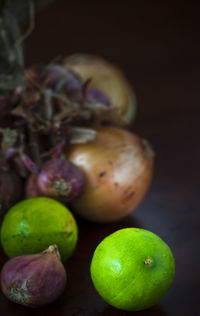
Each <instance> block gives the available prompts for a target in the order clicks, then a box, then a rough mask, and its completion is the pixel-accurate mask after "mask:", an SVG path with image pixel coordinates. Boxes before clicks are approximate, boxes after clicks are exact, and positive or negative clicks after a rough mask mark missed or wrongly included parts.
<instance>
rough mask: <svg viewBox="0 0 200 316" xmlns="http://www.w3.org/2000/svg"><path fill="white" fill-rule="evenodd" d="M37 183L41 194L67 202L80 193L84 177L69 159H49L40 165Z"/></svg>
mask: <svg viewBox="0 0 200 316" xmlns="http://www.w3.org/2000/svg"><path fill="white" fill-rule="evenodd" d="M37 184H38V188H39V190H40V191H41V192H42V194H43V195H45V196H49V197H52V198H55V199H58V200H60V201H62V202H68V201H72V200H73V199H75V198H77V197H78V196H79V195H80V194H81V193H82V191H83V186H84V178H83V174H82V172H81V170H80V169H79V168H78V167H77V166H75V165H74V164H73V163H71V162H70V161H67V160H66V159H51V160H49V161H47V162H46V163H45V164H44V165H43V166H42V169H41V171H40V173H39V175H38V178H37Z"/></svg>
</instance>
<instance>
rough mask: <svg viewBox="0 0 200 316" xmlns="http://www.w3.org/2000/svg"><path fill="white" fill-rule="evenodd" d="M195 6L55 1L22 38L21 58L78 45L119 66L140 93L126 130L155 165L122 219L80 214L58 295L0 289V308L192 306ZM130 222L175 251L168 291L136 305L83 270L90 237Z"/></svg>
mask: <svg viewBox="0 0 200 316" xmlns="http://www.w3.org/2000/svg"><path fill="white" fill-rule="evenodd" d="M199 12H200V5H199V4H198V1H180V2H179V1H150V0H134V1H118V2H117V1H108V0H107V1H106V0H101V1H88V0H84V1H83V0H82V1H81V0H79V1H78V0H74V1H73V2H70V1H66V0H57V1H56V2H55V3H54V4H53V5H52V6H51V7H49V8H47V9H46V10H45V11H43V12H41V13H40V14H38V16H37V17H36V28H35V30H34V32H33V33H32V34H31V36H30V37H29V38H28V39H27V41H26V49H25V52H26V64H27V66H29V65H31V64H35V63H47V62H49V61H51V60H52V59H54V58H55V57H56V56H63V57H65V56H66V55H69V54H72V53H75V52H80V53H90V54H97V55H100V56H102V57H104V58H106V59H108V60H110V61H112V62H114V63H117V64H118V65H120V66H121V67H122V69H123V70H124V72H125V74H126V75H127V77H128V78H129V80H130V82H131V84H132V85H133V87H134V90H135V92H136V95H137V101H138V111H137V117H136V119H135V121H134V124H133V126H132V130H133V131H134V132H136V133H138V134H139V135H141V136H143V137H145V138H147V139H148V140H149V141H150V142H151V143H152V145H153V147H154V150H155V152H156V160H155V172H154V177H153V182H152V185H151V188H150V190H149V192H148V194H147V195H146V197H145V199H144V201H143V202H142V203H141V205H140V206H139V207H138V208H137V210H136V211H135V212H134V213H133V214H132V215H131V216H130V217H128V218H127V219H125V220H123V221H122V222H119V223H116V224H112V225H96V224H95V225H94V224H90V223H88V222H85V221H82V220H80V219H78V223H79V228H80V236H79V244H78V247H77V250H76V252H75V254H74V255H73V256H72V258H71V259H70V260H69V261H68V262H67V264H66V269H67V273H68V285H67V288H66V290H65V293H64V294H63V296H62V297H61V298H60V299H59V300H58V301H57V302H56V303H54V304H53V305H51V306H49V307H46V308H44V309H42V310H28V309H27V308H24V307H21V306H17V305H15V304H12V303H10V302H8V301H7V300H6V298H4V297H3V295H2V294H1V296H0V306H1V312H0V314H1V315H2V316H11V315H15V316H23V315H37V316H39V315H42V314H44V313H45V314H46V315H48V316H52V315H56V316H68V315H70V316H74V315H77V316H93V315H101V316H104V315H111V316H112V315H113V316H114V315H141V316H142V315H147V316H151V315H154V316H158V315H159V316H166V315H170V316H173V315H197V314H198V310H199V298H200V297H199V286H200V269H199V262H200V254H199V241H200V240H199V229H200V214H199V209H200V208H199V195H200V194H199V193H200V192H199V176H200V172H199V168H200V167H199V162H200V145H199V144H200V141H199V137H200V128H199V120H200V97H199V94H200V92H199V79H200V78H199V74H200V63H199V57H200V41H199V32H200V23H199ZM128 226H136V227H141V228H145V229H149V230H151V231H153V232H154V233H156V234H158V235H159V236H160V237H162V238H163V239H164V240H165V241H166V242H167V243H168V244H169V246H170V247H171V249H172V251H173V253H174V256H175V260H176V276H175V281H174V283H173V285H172V287H171V289H170V290H169V292H168V293H167V295H166V296H165V297H164V298H163V300H162V301H161V302H160V303H159V304H158V305H157V306H155V307H153V308H151V309H149V310H147V311H144V312H138V313H134V312H133V313H128V312H123V311H119V310H117V309H114V308H112V307H110V306H108V305H107V304H106V303H105V302H103V300H102V299H101V298H100V297H99V296H98V294H97V293H96V292H95V289H94V288H93V285H92V283H91V280H90V277H89V264H90V260H91V257H92V253H93V251H94V249H95V247H96V246H97V244H98V243H99V242H100V241H101V240H102V239H103V238H104V237H105V236H107V235H108V234H109V233H111V232H113V231H115V230H117V229H119V228H122V227H128ZM1 261H2V263H3V262H4V261H5V258H4V257H2V259H1Z"/></svg>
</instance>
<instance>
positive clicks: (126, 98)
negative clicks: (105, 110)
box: [64, 54, 136, 125]
mask: <svg viewBox="0 0 200 316" xmlns="http://www.w3.org/2000/svg"><path fill="white" fill-rule="evenodd" d="M64 66H65V67H66V69H68V70H72V71H74V72H76V73H77V74H79V75H80V77H81V78H82V80H83V81H86V80H88V79H90V78H91V82H90V85H89V87H90V88H92V89H98V90H100V91H102V92H104V93H105V95H107V96H108V98H109V99H110V101H111V104H112V105H113V106H115V107H116V108H117V109H118V110H119V112H120V114H121V117H122V120H120V121H119V122H118V124H121V125H122V124H123V125H128V124H130V123H131V121H132V120H133V118H134V116H135V110H136V99H135V95H134V92H133V90H132V88H131V86H130V84H129V82H128V80H127V79H126V77H125V76H124V74H123V72H122V71H121V69H119V68H118V67H117V66H115V65H114V64H112V63H110V62H108V61H106V60H104V59H103V58H101V57H98V56H92V55H86V54H75V55H72V56H69V57H68V58H66V59H65V61H64Z"/></svg>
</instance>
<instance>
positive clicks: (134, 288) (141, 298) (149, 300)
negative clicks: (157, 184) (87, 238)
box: [90, 228, 175, 311]
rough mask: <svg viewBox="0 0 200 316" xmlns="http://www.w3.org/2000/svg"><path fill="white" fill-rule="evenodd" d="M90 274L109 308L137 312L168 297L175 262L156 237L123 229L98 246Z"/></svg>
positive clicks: (165, 246)
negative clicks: (166, 295) (165, 296)
mask: <svg viewBox="0 0 200 316" xmlns="http://www.w3.org/2000/svg"><path fill="white" fill-rule="evenodd" d="M90 271H91V278H92V281H93V284H94V287H95V288H96V290H97V292H98V293H99V294H100V296H101V297H102V298H103V299H104V300H105V301H106V302H107V303H108V304H110V305H112V306H114V307H116V308H119V309H122V310H127V311H140V310H144V309H147V308H149V307H151V306H153V305H155V304H157V303H158V302H159V301H160V300H161V299H162V297H163V296H164V295H165V294H166V293H167V291H168V289H169V288H170V286H171V284H172V282H173V279H174V274H175V262H174V257H173V254H172V252H171V250H170V248H169V247H168V245H167V244H166V243H165V242H164V241H163V240H162V239H161V238H159V237H158V236H157V235H155V234H154V233H152V232H150V231H147V230H144V229H139V228H125V229H121V230H118V231H116V232H115V233H113V234H111V235H109V236H107V237H106V238H105V239H104V240H102V242H101V243H100V244H99V245H98V246H97V248H96V250H95V252H94V254H93V258H92V261H91V266H90Z"/></svg>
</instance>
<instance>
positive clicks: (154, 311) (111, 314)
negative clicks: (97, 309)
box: [99, 306, 167, 316]
mask: <svg viewBox="0 0 200 316" xmlns="http://www.w3.org/2000/svg"><path fill="white" fill-rule="evenodd" d="M107 315H108V316H126V315H127V316H128V315H133V316H167V314H166V313H165V312H164V311H163V310H162V308H161V307H160V306H154V307H152V308H149V309H147V310H144V311H140V312H125V311H121V310H118V309H115V308H113V307H111V306H108V307H107V308H106V309H105V310H104V311H103V312H101V313H100V314H99V316H107Z"/></svg>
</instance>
